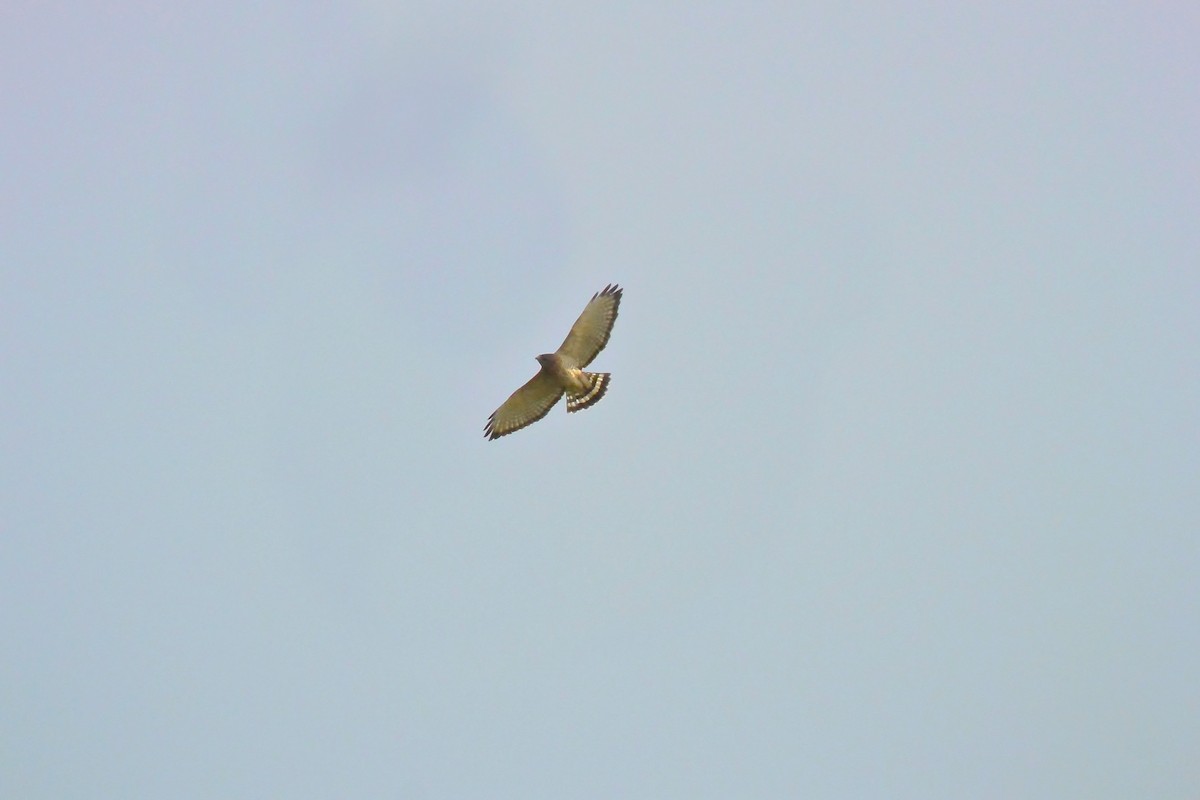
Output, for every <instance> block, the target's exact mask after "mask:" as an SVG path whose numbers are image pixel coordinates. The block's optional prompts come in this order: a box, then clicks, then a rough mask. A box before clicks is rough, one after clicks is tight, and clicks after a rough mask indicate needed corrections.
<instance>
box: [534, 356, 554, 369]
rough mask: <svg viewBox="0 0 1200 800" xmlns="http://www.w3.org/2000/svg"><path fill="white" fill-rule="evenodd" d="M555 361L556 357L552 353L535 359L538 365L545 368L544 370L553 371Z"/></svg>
mask: <svg viewBox="0 0 1200 800" xmlns="http://www.w3.org/2000/svg"><path fill="white" fill-rule="evenodd" d="M557 359H558V356H556V355H555V354H554V353H542V354H541V355H540V356H538V357H537V362H538V363H539V364H541V365H542V366H543V367H545V368H546V369H553V368H554V362H555V361H556V360H557Z"/></svg>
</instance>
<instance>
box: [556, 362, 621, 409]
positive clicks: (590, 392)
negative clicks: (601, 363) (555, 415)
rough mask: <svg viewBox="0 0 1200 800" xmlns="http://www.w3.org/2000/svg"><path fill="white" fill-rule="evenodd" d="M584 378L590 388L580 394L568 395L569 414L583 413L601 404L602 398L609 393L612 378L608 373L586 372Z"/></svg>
mask: <svg viewBox="0 0 1200 800" xmlns="http://www.w3.org/2000/svg"><path fill="white" fill-rule="evenodd" d="M583 377H584V378H586V379H587V380H588V382H589V388H588V389H587V391H585V392H580V393H579V394H569V395H567V413H573V412H575V411H583V410H584V409H585V408H590V407H591V406H594V405H595V404H596V403H599V402H600V398H601V397H604V393H605V392H607V391H608V382H609V380H610V379H611V377H612V376H611V375H610V374H609V373H607V372H585V373H583Z"/></svg>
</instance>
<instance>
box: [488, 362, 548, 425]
mask: <svg viewBox="0 0 1200 800" xmlns="http://www.w3.org/2000/svg"><path fill="white" fill-rule="evenodd" d="M562 393H563V389H562V387H561V386H559V385H558V382H557V381H555V380H554V378H553V377H552V376H551V375H550V374H548V373H547V372H546V371H545V370H539V371H538V374H537V375H534V376H533V377H532V378H530V379H529V381H528V382H527V383H526V384H525V385H524V386H522V387H521V388H520V389H517V390H516V391H515V392H513V393H512V395H511V396H510V397H509V398H508V399H507V400H505V401H504V403H503V405H501V406H500V407H499V408H497V409H496V410H495V411H493V412H492V415H491V416H490V417H488V421H487V425H485V426H484V428H483V435H484V436H486V437H487V438H489V439H499V438H500V437H501V436H506V435H508V434H510V433H512V432H513V431H519V430H521V428H524V427H525V426H526V425H532V424H533V423H535V422H537V421H538V420H539V419H541V418H542V417H544V416H546V415H547V414H549V413H550V409H552V408H554V404H555V403H557V402H558V398H560V397H562Z"/></svg>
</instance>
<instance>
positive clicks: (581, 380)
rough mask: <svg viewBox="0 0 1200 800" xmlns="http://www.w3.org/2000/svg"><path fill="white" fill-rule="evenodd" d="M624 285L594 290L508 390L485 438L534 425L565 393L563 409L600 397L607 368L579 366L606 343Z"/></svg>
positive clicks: (587, 404) (579, 406)
mask: <svg viewBox="0 0 1200 800" xmlns="http://www.w3.org/2000/svg"><path fill="white" fill-rule="evenodd" d="M622 291H623V290H622V289H621V287H620V286H617V285H616V284H615V283H610V284H609V285H608V286H605V287H604V288H603V289H601V290H600V291H598V292H596V293H595V294H594V295H592V299H591V300H590V301H588V304H587V306H585V307H584V309H583V313H582V314H580V315H579V319H577V320H575V324H574V325H572V326H571V332H570V333H568V334H567V338H566V339H564V340H563V343H562V344H561V345H560V346H559V348H558V349H557V350H556V351H554V352H553V353H543V354H542V355H540V356H538V357H537V361H538V363H539V364H541V365H542V368H541V369H540V370H538V374H537V375H534V376H533V377H532V378H530V379H529V382H528V383H526V384H525V385H524V386H522V387H521V388H520V389H517V390H516V391H515V392H513V393H512V396H510V397H509V398H508V399H507V400H505V401H504V404H503V405H501V406H500V407H499V408H497V409H496V410H495V411H494V412H492V415H491V416H490V417H488V421H487V425H485V426H484V428H483V435H484V436H486V437H487V438H488V439H489V440H491V439H499V438H500V437H501V436H507V435H508V434H510V433H512V432H513V431H519V430H521V428H524V427H525V426H526V425H532V424H533V423H535V422H537V421H538V420H539V419H541V418H542V417H544V416H546V415H547V414H549V413H550V409H552V408H554V404H555V403H557V402H558V399H559V398H560V397H562V396H563V394H564V393H566V395H567V412H568V413H574V412H576V411H582V410H583V409H585V408H590V407H591V406H593V405H595V404H596V403H598V402H600V398H601V397H604V393H605V392H607V391H608V382H609V378H610V375H609V374H608V373H607V372H584V371H583V368H584V367H586V366H587V365H588V364H590V363H592V359H594V358H595V357H596V355H597V354H598V353H599V352H600V351H601V350H603V349H604V345H606V344H608V336H609V334H611V333H612V327H613V323H614V322H616V321H617V308H618V306H620V305H621V292H622Z"/></svg>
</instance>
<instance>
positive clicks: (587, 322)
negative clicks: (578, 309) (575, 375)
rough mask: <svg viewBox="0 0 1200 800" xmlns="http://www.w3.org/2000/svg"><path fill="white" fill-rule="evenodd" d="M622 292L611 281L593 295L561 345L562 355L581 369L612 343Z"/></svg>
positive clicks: (559, 352) (559, 349)
mask: <svg viewBox="0 0 1200 800" xmlns="http://www.w3.org/2000/svg"><path fill="white" fill-rule="evenodd" d="M621 291H622V290H621V287H620V286H617V285H616V284H615V283H610V284H609V285H608V286H605V287H604V289H602V290H601V291H599V292H596V293H595V294H594V295H592V299H591V301H590V302H589V303H588V304H587V306H586V307H585V308H584V309H583V313H582V314H580V315H579V319H577V320H575V324H574V325H572V326H571V332H570V333H568V334H567V338H566V339H564V340H563V343H562V346H560V347H559V348H558V355H560V356H563V357H564V358H567V359H570V360H571V361H572V362H574V366H576V367H578V368H579V369H583V368H584V367H586V366H587V365H588V364H590V363H592V359H593V358H595V357H596V354H597V353H599V352H600V351H601V350H603V349H604V345H606V344H608V335H609V334H610V333H612V327H613V323H614V322H616V321H617V307H618V306H620V305H621Z"/></svg>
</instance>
